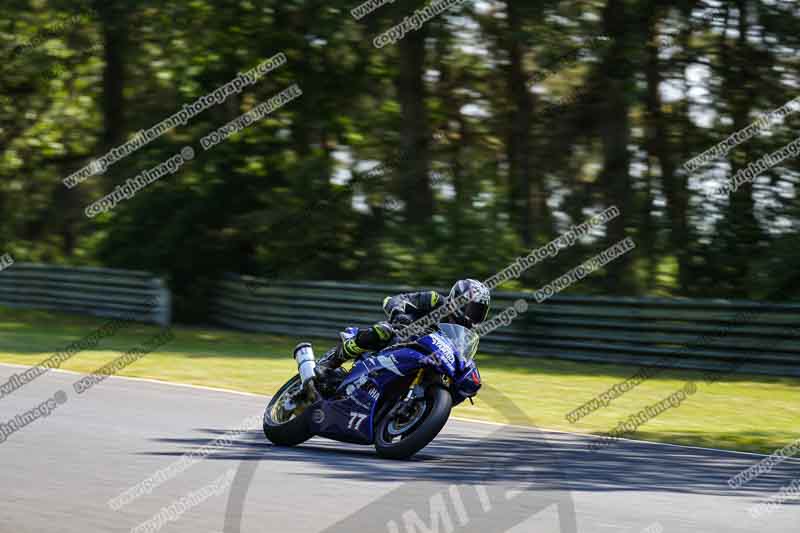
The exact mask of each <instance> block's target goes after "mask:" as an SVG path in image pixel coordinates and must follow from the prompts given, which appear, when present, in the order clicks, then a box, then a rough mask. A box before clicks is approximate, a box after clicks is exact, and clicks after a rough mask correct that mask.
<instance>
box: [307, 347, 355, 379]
mask: <svg viewBox="0 0 800 533" xmlns="http://www.w3.org/2000/svg"><path fill="white" fill-rule="evenodd" d="M346 344H347V343H346V342H345V343H344V344H342V343H340V344H339V345H338V346H336V348H334V349H332V350H330V351H329V352H328V353H327V354H325V355H324V356H323V357H322V359H320V360H319V361H317V367H316V368H315V369H314V371H315V372H316V374H317V380H318V381H320V382H322V383H325V382H327V381H329V380H330V379H331V378H333V377H334V376H336V375H339V374H341V373H342V372H341V371H340V367H341V366H342V365H343V364H344V363H346V362H347V361H349V360H350V359H354V358H355V356H354V355H351V354H350V353H349V352H350V350H348V349H347V348H346V347H345V345H346Z"/></svg>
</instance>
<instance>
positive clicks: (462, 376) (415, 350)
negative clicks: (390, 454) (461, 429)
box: [310, 328, 480, 444]
mask: <svg viewBox="0 0 800 533" xmlns="http://www.w3.org/2000/svg"><path fill="white" fill-rule="evenodd" d="M351 334H353V330H352V329H350V328H348V330H347V331H345V332H344V333H343V335H342V336H343V338H345V339H346V338H347V336H349V335H351ZM423 367H429V368H431V369H432V370H434V371H435V372H437V373H439V374H444V375H447V376H449V377H450V378H451V379H452V382H453V383H454V384H455V387H454V403H460V402H461V401H463V400H464V399H465V398H466V397H468V396H472V395H474V394H475V392H477V388H478V387H480V383H479V380H478V381H477V382H475V379H474V378H472V379H468V378H470V377H471V376H472V375H473V373H474V374H475V375H477V369H476V368H475V364H474V362H473V361H472V359H471V357H470V358H469V359H464V358H462V357H461V356H460V354H459V353H458V349H457V348H456V346H455V345H454V344H453V343H451V342H449V340H448V337H447V336H445V335H441V334H438V333H433V334H430V335H426V336H424V337H421V338H419V339H417V341H416V343H414V344H411V345H398V346H395V347H389V348H387V349H385V350H383V351H381V352H378V353H375V354H372V355H367V356H365V357H363V358H362V359H361V360H359V361H357V362H356V363H355V364H354V365H353V368H352V369H351V370H350V373H349V374H348V375H347V377H346V378H345V379H344V381H343V382H342V384H341V385H340V386H339V388H338V389H337V394H336V396H335V397H334V398H333V399H328V400H321V401H320V402H318V403H317V404H316V405H314V406H313V407H311V409H312V416H311V422H310V424H311V429H312V431H314V433H316V434H318V435H321V436H324V437H328V438H331V439H335V440H339V441H344V442H353V443H359V444H370V443H372V442H373V441H374V438H375V435H374V427H375V422H376V421H375V416H376V408H377V405H378V400H379V399H380V397H381V396H382V395H383V394H384V392H385V391H386V390H387V388H388V387H389V386H390V385H391V384H392V383H395V382H396V381H398V380H403V381H405V382H410V380H412V379H413V378H414V376H416V373H417V371H418V370H419V369H420V368H423ZM461 383H463V384H465V386H464V387H463V390H462V387H461V386H460V385H459V384H461ZM476 383H477V386H476Z"/></svg>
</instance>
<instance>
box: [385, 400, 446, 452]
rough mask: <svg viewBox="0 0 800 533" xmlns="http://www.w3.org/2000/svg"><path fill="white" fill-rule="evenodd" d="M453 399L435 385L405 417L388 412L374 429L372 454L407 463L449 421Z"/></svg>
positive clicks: (392, 410)
mask: <svg viewBox="0 0 800 533" xmlns="http://www.w3.org/2000/svg"><path fill="white" fill-rule="evenodd" d="M452 407H453V397H452V396H451V395H450V392H449V391H448V390H446V389H445V388H443V387H440V386H438V385H431V386H430V387H428V389H427V390H426V391H425V396H424V397H422V398H418V399H417V400H416V401H415V402H414V404H413V406H412V409H411V411H410V413H408V414H405V415H400V414H398V413H395V409H393V408H392V409H390V410H389V412H388V413H387V415H386V416H384V417H383V418H382V419H381V420H380V421H379V422H378V426H377V427H376V428H375V450H376V451H377V452H378V455H379V456H381V457H385V458H387V459H408V458H409V457H411V456H412V455H414V454H415V453H417V452H418V451H420V450H421V449H422V448H424V447H425V446H427V445H428V444H429V443H430V442H431V441H432V440H433V439H434V438H436V435H438V434H439V432H440V431H441V430H442V428H443V427H444V425H445V424H446V423H447V419H448V418H450V409H451V408H452Z"/></svg>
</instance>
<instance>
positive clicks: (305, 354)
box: [294, 342, 317, 385]
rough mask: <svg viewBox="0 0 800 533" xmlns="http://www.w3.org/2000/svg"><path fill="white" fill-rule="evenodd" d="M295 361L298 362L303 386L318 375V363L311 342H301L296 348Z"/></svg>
mask: <svg viewBox="0 0 800 533" xmlns="http://www.w3.org/2000/svg"><path fill="white" fill-rule="evenodd" d="M294 360H295V361H297V371H298V372H299V373H300V381H301V382H302V383H303V385H305V384H306V382H307V381H308V380H310V379H311V378H313V377H314V376H315V375H316V374H315V373H314V369H315V368H316V367H317V362H316V360H315V358H314V349H313V348H312V347H311V343H310V342H301V343H300V344H298V345H297V346H295V347H294Z"/></svg>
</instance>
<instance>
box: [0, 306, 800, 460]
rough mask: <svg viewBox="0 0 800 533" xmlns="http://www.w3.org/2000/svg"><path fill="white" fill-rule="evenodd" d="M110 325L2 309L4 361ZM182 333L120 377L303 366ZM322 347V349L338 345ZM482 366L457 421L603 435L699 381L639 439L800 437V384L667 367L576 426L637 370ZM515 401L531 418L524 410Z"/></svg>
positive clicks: (482, 358) (238, 338) (215, 337)
mask: <svg viewBox="0 0 800 533" xmlns="http://www.w3.org/2000/svg"><path fill="white" fill-rule="evenodd" d="M104 322H105V319H95V318H87V317H76V316H72V315H64V314H58V313H50V312H43V311H19V310H9V309H3V308H0V362H6V363H18V364H24V365H34V364H36V363H39V362H41V361H42V360H44V359H45V358H47V357H49V356H50V355H52V354H53V353H54V352H55V351H57V350H59V349H63V348H64V347H65V346H66V345H68V344H69V343H70V342H72V341H75V340H78V339H80V338H82V337H84V336H86V335H88V334H89V333H91V332H92V331H94V330H95V329H96V328H98V327H99V326H100V325H102V324H103V323H104ZM158 330H159V328H157V327H155V326H144V325H133V326H129V327H127V328H123V329H121V330H120V331H118V332H117V334H116V335H115V336H113V337H110V338H105V339H103V340H102V341H101V343H100V345H99V346H98V347H96V348H95V349H93V350H90V351H86V352H80V353H78V354H76V355H75V356H74V357H73V358H72V359H70V360H69V361H67V362H66V363H64V365H62V368H64V369H67V370H75V371H78V372H84V373H89V372H91V371H93V370H95V369H97V368H99V367H101V366H103V365H104V364H106V363H108V362H109V361H111V360H112V359H114V358H115V357H117V356H119V355H120V353H121V352H124V351H125V350H128V349H130V348H133V347H135V346H138V345H140V344H141V343H142V342H144V341H146V340H147V339H148V338H149V337H150V336H152V335H154V334H156V333H157V332H158ZM173 331H174V333H175V340H174V341H172V342H171V343H169V344H167V345H165V346H162V347H161V349H159V351H157V352H155V353H151V354H149V355H148V356H147V357H144V358H142V359H141V360H139V361H137V362H136V363H134V364H133V365H131V366H129V367H127V368H126V369H125V370H123V371H122V372H120V374H119V375H123V376H133V377H147V378H155V379H161V380H166V381H173V382H179V383H191V384H195V385H205V386H211V387H221V388H226V389H233V390H239V391H247V392H255V393H261V394H271V393H273V392H274V391H275V390H277V389H278V387H280V386H281V385H282V384H283V383H284V382H285V381H286V380H287V379H288V378H289V377H290V376H291V375H292V374H293V373H294V372H295V370H296V368H295V366H294V361H293V360H292V358H291V350H292V348H293V346H294V345H295V344H296V342H297V341H298V340H301V339H289V338H286V337H277V336H272V335H260V334H251V333H241V332H235V331H228V330H222V329H214V328H196V327H176V328H174V330H173ZM302 340H306V339H302ZM314 344H315V346H316V347H317V352H318V353H321V352H322V351H324V350H326V349H327V348H328V347H329V344H330V341H316V342H315V343H314ZM477 361H478V365H479V367H480V369H481V374H482V376H483V379H484V383H485V384H486V385H487V387H486V388H485V389H484V390H483V391H482V392H481V393H480V394H479V395H478V397H477V399H476V402H475V405H474V406H472V405H470V404H469V403H468V402H467V403H465V404H463V405H461V406H459V407H458V408H456V410H455V411H454V414H455V415H456V416H460V417H466V418H473V419H478V420H488V421H496V422H510V423H515V424H529V423H530V424H533V425H535V426H537V427H541V428H548V429H560V430H566V431H575V432H584V433H595V434H602V433H604V432H607V431H609V430H611V429H612V428H613V427H615V426H616V424H617V423H618V422H619V421H621V420H623V419H625V418H627V417H628V416H629V415H631V414H633V413H635V412H637V411H638V410H640V409H642V408H644V407H645V406H647V405H650V404H653V403H655V402H657V401H659V400H662V399H664V398H665V397H667V396H669V395H670V394H671V393H673V392H674V391H676V390H678V389H679V388H681V387H682V386H683V385H684V383H685V382H686V380H689V379H694V380H697V383H698V391H697V393H695V394H694V395H693V396H691V397H689V398H688V399H687V400H686V401H685V402H683V404H682V405H680V406H679V407H677V408H674V409H670V410H668V411H666V412H664V413H663V414H661V415H660V416H658V417H657V418H655V419H653V420H650V421H649V422H647V423H646V424H645V425H643V426H641V427H640V428H639V431H638V432H637V433H636V434H635V435H633V436H632V437H631V438H636V439H642V440H651V441H659V442H670V443H677V444H689V445H697V446H710V447H717V448H725V449H733V450H744V451H755V452H762V453H771V452H772V451H773V450H774V449H776V448H780V447H782V446H784V445H785V444H787V443H789V442H791V441H793V440H795V439H797V438H798V437H800V429H799V428H800V379H791V378H779V377H769V376H747V375H737V376H733V377H728V378H725V379H723V380H722V381H720V382H717V383H715V384H713V385H706V384H704V383H703V382H702V381H701V375H702V374H701V373H699V372H692V371H666V372H664V373H663V374H660V375H659V376H658V377H657V378H655V379H652V380H650V381H647V382H645V383H642V384H641V385H640V386H639V387H637V388H636V389H634V390H632V391H630V392H628V393H627V394H625V395H623V396H622V397H620V398H619V399H617V400H615V401H613V402H612V403H611V404H610V405H609V406H608V407H606V408H602V409H600V410H598V411H596V412H594V413H592V414H590V415H588V416H586V417H585V418H583V419H582V420H580V421H579V422H578V423H576V424H571V423H569V422H568V421H567V420H566V419H565V418H564V417H565V415H566V413H568V412H570V411H572V410H573V409H575V408H576V407H577V406H579V405H581V404H582V403H583V402H585V401H587V400H589V399H591V398H592V397H594V396H595V395H597V394H599V393H601V392H603V391H605V390H606V389H607V388H609V387H611V386H612V385H614V384H615V383H617V382H619V381H622V380H624V379H625V378H627V377H629V376H630V375H631V374H632V373H633V372H634V371H635V369H634V368H632V367H625V366H619V365H602V364H590V363H573V362H568V361H559V360H556V359H525V358H519V357H506V356H496V355H488V354H479V355H478V358H477ZM509 402H512V403H513V406H514V407H516V408H518V409H519V411H521V413H523V414H522V415H520V414H519V411H517V412H516V414H515V410H514V409H511V408H510V404H509Z"/></svg>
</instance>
